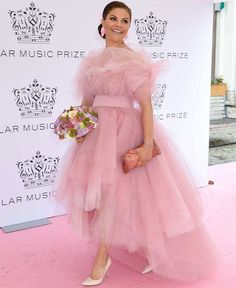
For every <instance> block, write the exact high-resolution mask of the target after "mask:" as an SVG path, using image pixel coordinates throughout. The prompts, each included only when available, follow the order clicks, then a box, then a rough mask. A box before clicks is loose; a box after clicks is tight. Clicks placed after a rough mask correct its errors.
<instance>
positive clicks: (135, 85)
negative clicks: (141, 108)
mask: <svg viewBox="0 0 236 288" xmlns="http://www.w3.org/2000/svg"><path fill="white" fill-rule="evenodd" d="M130 64H131V65H130V66H129V68H128V69H127V70H126V81H127V86H128V88H129V89H130V90H131V92H132V94H133V98H134V100H135V101H138V102H140V101H141V100H142V99H147V98H148V97H151V95H152V93H153V92H154V89H155V86H156V81H157V77H158V75H159V74H160V73H161V72H162V71H165V70H167V67H168V62H167V61H165V60H162V61H157V62H152V60H151V59H150V57H149V55H148V54H147V52H141V53H139V54H138V53H136V55H135V57H134V58H133V60H132V63H130Z"/></svg>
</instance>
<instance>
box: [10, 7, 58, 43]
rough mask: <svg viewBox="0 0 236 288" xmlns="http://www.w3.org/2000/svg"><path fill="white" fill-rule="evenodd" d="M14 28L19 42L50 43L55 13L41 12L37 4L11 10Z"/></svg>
mask: <svg viewBox="0 0 236 288" xmlns="http://www.w3.org/2000/svg"><path fill="white" fill-rule="evenodd" d="M9 14H10V17H11V22H12V28H13V30H14V31H15V34H16V35H17V40H18V42H19V43H49V41H50V37H51V34H52V31H53V25H54V19H55V17H56V16H55V14H54V13H50V14H49V13H47V12H40V11H39V9H38V8H36V7H35V4H34V3H33V2H32V3H30V6H29V8H26V9H25V11H24V10H18V11H13V10H10V11H9Z"/></svg>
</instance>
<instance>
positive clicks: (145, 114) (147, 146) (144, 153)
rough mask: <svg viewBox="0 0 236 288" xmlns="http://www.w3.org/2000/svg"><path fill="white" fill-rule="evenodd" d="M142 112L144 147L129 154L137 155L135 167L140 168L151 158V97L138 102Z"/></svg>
mask: <svg viewBox="0 0 236 288" xmlns="http://www.w3.org/2000/svg"><path fill="white" fill-rule="evenodd" d="M140 107H141V110H142V123H143V134H144V145H143V146H142V147H140V148H138V149H135V150H131V151H130V152H131V153H137V154H138V155H139V161H138V164H137V167H140V166H142V165H144V164H146V162H147V161H148V160H150V159H151V158H152V149H153V109H152V102H151V97H146V98H145V99H142V100H141V101H140Z"/></svg>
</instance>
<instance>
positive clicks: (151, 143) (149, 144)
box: [144, 140, 153, 146]
mask: <svg viewBox="0 0 236 288" xmlns="http://www.w3.org/2000/svg"><path fill="white" fill-rule="evenodd" d="M144 145H147V146H153V141H146V140H144Z"/></svg>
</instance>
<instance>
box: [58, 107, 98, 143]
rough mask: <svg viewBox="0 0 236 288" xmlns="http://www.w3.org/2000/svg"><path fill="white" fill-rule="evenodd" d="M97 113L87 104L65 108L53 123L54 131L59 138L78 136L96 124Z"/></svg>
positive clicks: (84, 133)
mask: <svg viewBox="0 0 236 288" xmlns="http://www.w3.org/2000/svg"><path fill="white" fill-rule="evenodd" d="M97 120H98V114H97V113H96V112H95V111H93V110H92V109H91V108H89V107H87V106H83V107H82V106H71V107H70V108H69V109H65V110H64V111H63V112H62V114H61V115H60V116H59V117H58V118H57V120H56V122H55V123H54V133H55V134H57V135H58V136H59V139H64V138H79V137H82V136H84V135H86V134H87V133H89V132H90V131H92V130H93V129H94V128H96V126H97Z"/></svg>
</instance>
